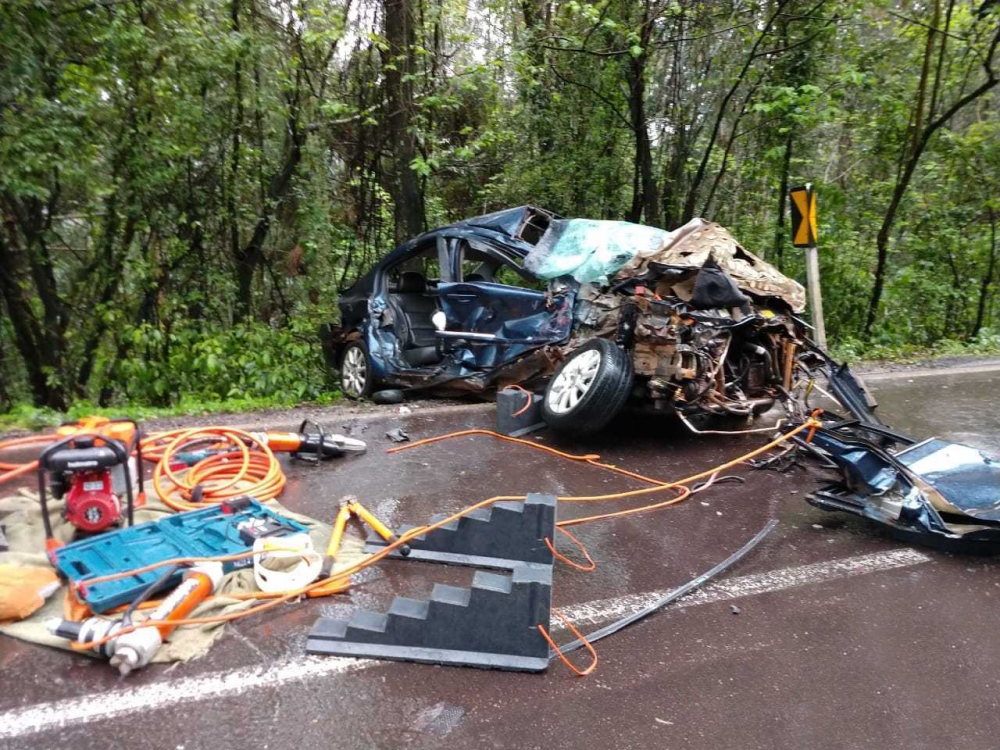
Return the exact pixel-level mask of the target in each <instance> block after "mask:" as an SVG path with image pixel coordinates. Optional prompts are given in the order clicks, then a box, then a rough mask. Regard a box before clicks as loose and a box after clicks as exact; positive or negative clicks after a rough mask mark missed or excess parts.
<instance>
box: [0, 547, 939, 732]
mask: <svg viewBox="0 0 1000 750" xmlns="http://www.w3.org/2000/svg"><path fill="white" fill-rule="evenodd" d="M929 560H930V558H929V557H927V556H926V555H923V554H921V553H920V552H917V551H915V550H910V549H901V550H895V551H891V552H876V553H873V554H870V555H859V556H857V557H848V558H843V559H841V560H831V561H828V562H822V563H815V564H812V565H800V566H798V567H794V568H783V569H781V570H772V571H770V572H767V573H756V574H754V575H748V576H741V577H739V578H731V579H728V580H723V581H719V582H717V583H713V584H710V585H708V586H706V587H705V588H703V589H701V590H698V591H694V592H692V593H691V594H689V595H688V596H686V597H684V598H683V599H681V600H680V604H681V605H683V606H693V605H695V604H707V603H708V602H717V601H724V600H726V599H738V598H741V597H745V596H752V595H754V594H763V593H766V592H770V591H782V590H784V589H789V588H793V587H796V586H807V585H810V584H817V583H823V582H826V581H834V580H838V579H843V578H852V577H854V576H859V575H866V574H868V573H876V572H879V571H883V570H892V569H894V568H905V567H908V566H911V565H919V564H920V563H925V562H928V561H929ZM666 593H667V592H666V591H653V592H649V593H645V594H636V595H631V596H622V597H617V598H615V599H604V600H599V601H593V602H587V603H585V604H577V605H573V606H570V607H565V608H561V609H560V611H561V612H562V613H563V615H564V616H565V617H567V618H568V619H569V620H570V621H572V622H573V624H574V625H576V626H580V627H582V626H585V625H587V624H590V623H595V622H602V621H608V620H611V619H617V618H619V617H623V616H625V615H628V614H630V613H631V612H634V611H636V610H637V609H641V608H643V607H645V606H647V605H648V604H650V603H652V602H655V601H656V600H657V599H660V598H661V597H663V596H664V595H665V594H666ZM377 663H379V662H376V661H372V660H367V659H364V660H363V659H344V658H339V657H333V656H318V657H313V656H307V657H303V658H301V659H295V660H293V661H290V662H285V663H284V664H279V665H276V666H273V667H270V668H268V667H248V668H244V669H237V670H232V671H227V672H214V673H212V674H208V675H204V676H202V677H194V678H190V679H177V680H164V681H161V682H155V683H153V684H150V685H144V686H142V687H136V688H123V689H119V690H110V691H107V692H102V693H93V694H91V695H85V696H82V697H80V698H68V699H65V700H58V701H52V702H49V703H39V704H36V705H34V706H28V707H26V708H22V709H16V710H12V711H7V712H5V713H2V714H0V739H9V738H12V737H21V736H24V735H30V734H34V733H36V732H41V731H46V730H51V729H59V728H62V727H66V726H71V725H78V724H86V723H89V722H92V721H99V720H102V719H112V718H117V717H121V716H126V715H129V714H133V713H136V712H139V711H145V712H147V713H148V712H150V711H154V710H157V709H162V708H167V707H169V706H175V705H178V704H182V703H188V702H191V701H201V700H204V699H205V698H213V697H218V698H232V697H235V696H238V695H241V694H243V693H246V692H248V691H251V690H256V689H258V688H263V687H279V686H281V685H283V684H285V683H289V682H297V681H301V680H307V679H310V678H314V677H325V676H328V675H334V674H344V673H347V672H354V671H358V670H362V669H365V668H367V667H369V666H372V665H373V664H377Z"/></svg>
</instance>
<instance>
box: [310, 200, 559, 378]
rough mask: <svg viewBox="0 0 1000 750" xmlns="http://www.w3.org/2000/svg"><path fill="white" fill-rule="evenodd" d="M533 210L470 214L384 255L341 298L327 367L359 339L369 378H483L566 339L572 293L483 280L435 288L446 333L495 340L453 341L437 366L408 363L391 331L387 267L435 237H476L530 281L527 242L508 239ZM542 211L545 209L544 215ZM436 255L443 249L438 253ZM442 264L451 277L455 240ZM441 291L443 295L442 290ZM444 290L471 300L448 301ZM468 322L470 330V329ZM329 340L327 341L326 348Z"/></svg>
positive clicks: (426, 246)
mask: <svg viewBox="0 0 1000 750" xmlns="http://www.w3.org/2000/svg"><path fill="white" fill-rule="evenodd" d="M532 211H538V209H534V208H532V207H530V206H522V207H520V208H514V209H507V210H505V211H499V212H496V213H493V214H488V215H486V216H480V217H474V218H472V219H467V220H465V221H461V222H458V223H456V224H452V225H450V226H447V227H442V228H441V229H436V230H433V231H431V232H427V233H425V234H422V235H420V236H419V237H416V238H414V239H412V240H409V241H407V242H405V243H403V244H402V245H400V246H399V247H397V248H396V249H395V250H393V251H392V252H391V253H389V254H388V255H387V256H386V257H385V258H383V259H382V260H381V261H380V262H379V263H378V264H377V265H376V266H375V267H374V268H372V269H371V270H370V271H369V272H368V273H367V274H365V275H364V276H362V277H361V278H359V279H358V280H357V281H356V282H355V283H354V284H353V285H352V286H351V287H349V288H348V289H347V290H345V291H344V292H343V293H342V295H341V298H340V300H339V302H338V306H339V307H340V311H341V324H340V326H339V328H338V329H336V330H337V334H336V335H337V337H338V339H339V341H338V342H337V343H333V344H331V346H332V347H334V348H333V350H332V351H331V352H329V353H328V354H327V356H328V359H329V360H330V361H331V364H333V363H335V362H337V361H338V360H339V355H340V351H342V348H343V346H344V344H345V343H346V341H348V340H352V339H356V338H358V337H360V338H361V339H362V340H363V341H364V342H365V345H366V347H367V349H368V352H369V357H370V360H371V366H372V373H373V375H374V377H375V378H376V379H377V380H378V381H380V382H382V383H385V384H388V385H396V386H403V387H405V386H407V385H413V384H417V383H419V384H420V385H427V378H428V375H429V374H431V375H432V377H433V379H434V380H440V381H442V382H443V381H452V380H456V379H462V378H474V377H475V378H482V377H483V376H484V375H485V376H486V378H487V379H489V377H490V376H491V374H492V371H493V370H496V369H497V368H499V367H502V366H503V365H505V364H508V363H511V362H513V361H515V360H517V359H518V358H520V357H522V356H524V355H526V354H528V353H530V352H531V351H532V350H534V349H538V348H540V347H543V346H546V345H549V344H558V343H563V342H565V341H566V340H568V338H569V335H570V331H571V327H572V309H573V301H574V297H575V293H574V291H572V290H570V291H563V292H561V293H560V294H556V295H549V294H546V293H545V292H538V291H534V290H531V289H524V288H521V287H513V286H507V285H503V284H495V283H488V282H461V283H456V282H449V281H446V280H442V282H441V283H440V284H439V285H438V293H439V306H440V307H441V309H442V310H443V311H444V312H445V314H446V316H447V318H448V327H449V329H451V330H461V331H467V332H477V333H492V334H495V335H496V336H497V340H496V341H495V342H489V343H482V342H475V343H472V342H466V343H465V344H464V345H454V344H452V345H451V346H450V347H449V349H450V353H449V356H446V357H445V358H444V359H442V361H441V362H440V363H439V364H435V365H430V366H426V367H413V366H411V365H409V363H408V362H407V361H406V360H405V359H404V357H403V349H402V347H401V346H400V343H399V340H398V338H397V336H396V333H395V324H394V320H393V314H394V313H393V308H392V306H391V304H390V300H389V297H390V292H389V290H388V288H387V283H386V272H387V271H388V270H390V269H392V268H393V267H395V266H397V265H398V264H399V263H401V262H403V261H405V260H406V259H407V258H408V257H410V256H411V255H412V254H413V253H414V252H416V251H418V250H419V251H422V252H425V251H426V250H427V249H429V248H430V247H433V246H439V247H440V242H441V241H442V240H444V241H445V242H451V243H453V242H454V241H456V240H462V239H465V240H469V241H474V242H475V243H476V244H477V245H478V246H480V247H484V248H485V249H486V251H487V252H490V253H491V254H492V255H493V256H494V257H495V258H496V259H497V260H499V261H500V262H503V263H506V264H508V265H511V266H513V267H515V268H516V269H517V270H518V272H519V273H521V274H522V275H524V276H525V277H526V278H528V279H533V278H534V277H533V276H531V274H529V273H527V272H526V271H524V270H523V269H522V268H521V266H520V261H521V259H523V258H524V256H525V255H527V253H528V252H529V251H530V250H531V249H532V245H530V244H528V243H527V242H524V241H523V240H521V239H518V238H516V237H513V236H512V234H513V233H515V232H516V231H517V230H518V228H519V227H521V226H522V225H523V224H524V222H525V221H526V220H527V218H528V217H529V215H530V212H532ZM542 213H547V212H542ZM439 252H440V250H439ZM446 253H447V258H448V263H447V268H445V267H444V266H443V267H442V269H441V270H442V277H443V279H452V278H455V277H456V276H457V275H458V274H459V272H460V269H459V267H458V266H459V263H460V261H459V259H458V255H457V253H455V252H454V251H453V244H452V245H451V246H449V247H448V249H447V250H446ZM442 291H444V292H445V293H446V294H445V295H442V294H441V292H442ZM449 292H456V293H457V294H458V295H460V296H461V295H465V296H467V297H469V298H471V299H467V300H461V299H450V298H448V296H447V293H449ZM467 325H471V326H472V327H471V328H467V327H466V326H467ZM326 346H327V343H324V347H326Z"/></svg>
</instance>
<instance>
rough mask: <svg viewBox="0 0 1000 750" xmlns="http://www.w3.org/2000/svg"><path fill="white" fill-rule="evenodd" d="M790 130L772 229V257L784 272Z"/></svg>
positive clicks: (790, 157)
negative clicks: (776, 219)
mask: <svg viewBox="0 0 1000 750" xmlns="http://www.w3.org/2000/svg"><path fill="white" fill-rule="evenodd" d="M792 140H793V138H792V130H791V128H789V130H788V136H787V137H786V138H785V157H784V159H782V162H781V187H779V188H778V222H777V224H776V226H775V229H774V257H775V260H777V265H778V270H779V271H781V270H784V269H783V266H784V262H785V244H786V243H787V242H788V233H787V232H788V230H787V229H786V228H785V204H786V202H787V200H788V180H789V177H790V173H791V171H792Z"/></svg>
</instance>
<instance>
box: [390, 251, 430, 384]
mask: <svg viewBox="0 0 1000 750" xmlns="http://www.w3.org/2000/svg"><path fill="white" fill-rule="evenodd" d="M392 297H393V299H394V300H395V301H396V305H397V306H398V308H399V312H400V313H401V314H402V317H403V320H402V321H401V322H402V323H403V327H404V328H405V330H402V331H397V335H398V336H399V338H400V340H401V341H403V349H404V352H403V356H405V357H406V361H407V362H409V363H410V364H411V365H429V364H433V363H435V362H437V361H438V360H440V359H441V355H440V354H439V353H438V347H437V337H436V336H435V335H434V333H435V328H434V323H433V322H432V321H431V316H432V315H433V314H434V313H435V311H437V309H438V306H437V302H436V301H435V300H434V297H432V296H431V295H429V294H427V279H425V278H424V276H423V274H421V273H418V272H416V271H404V272H403V273H402V274H401V275H400V277H399V284H398V285H397V289H396V291H395V292H394V293H393V295H392Z"/></svg>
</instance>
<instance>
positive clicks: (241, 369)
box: [111, 322, 333, 406]
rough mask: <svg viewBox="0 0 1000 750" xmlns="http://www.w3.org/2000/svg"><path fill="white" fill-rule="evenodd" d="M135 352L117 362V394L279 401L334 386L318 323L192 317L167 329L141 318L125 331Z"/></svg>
mask: <svg viewBox="0 0 1000 750" xmlns="http://www.w3.org/2000/svg"><path fill="white" fill-rule="evenodd" d="M126 335H127V336H128V340H130V341H131V344H132V350H133V352H134V353H135V354H133V356H130V357H128V358H126V359H123V360H121V361H119V362H117V363H116V364H115V366H114V367H113V370H112V375H111V379H112V381H113V382H114V383H115V384H116V393H115V398H114V400H121V401H125V402H129V403H137V404H153V405H158V406H167V405H172V404H178V403H180V402H181V400H182V399H183V400H184V401H187V402H192V401H194V402H197V401H199V400H201V401H222V400H231V399H267V400H269V401H271V402H273V403H275V404H277V405H281V404H294V403H299V402H302V401H316V400H321V399H329V398H330V397H331V396H332V395H333V394H332V391H333V389H332V387H331V384H330V382H329V374H328V373H327V371H326V367H325V366H324V363H323V356H322V353H321V350H320V344H319V338H318V336H317V335H316V330H315V326H314V325H312V324H311V323H309V322H296V323H293V324H292V325H291V326H289V327H287V328H275V327H271V326H269V325H266V324H264V323H248V324H243V325H239V326H236V327H234V328H231V329H229V330H225V331H221V332H204V331H201V330H198V329H196V328H194V327H193V326H191V325H185V326H183V327H180V328H174V329H173V330H171V331H170V332H169V333H166V334H164V333H163V332H162V331H160V330H159V329H157V328H155V327H152V326H149V325H142V326H136V327H134V328H131V329H130V330H128V331H127V332H126Z"/></svg>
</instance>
